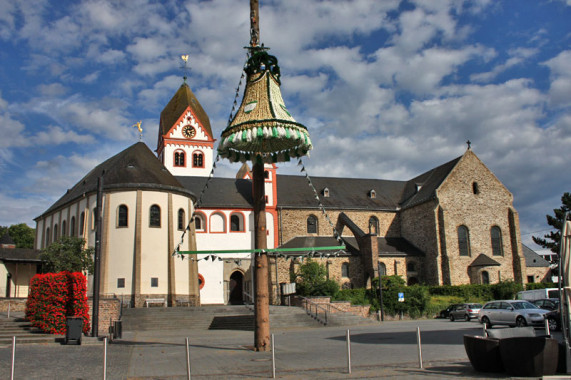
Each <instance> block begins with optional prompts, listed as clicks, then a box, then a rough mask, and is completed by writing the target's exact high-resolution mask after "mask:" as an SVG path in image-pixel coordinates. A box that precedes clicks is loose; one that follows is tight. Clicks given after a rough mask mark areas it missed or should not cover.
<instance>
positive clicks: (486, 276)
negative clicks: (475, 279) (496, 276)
mask: <svg viewBox="0 0 571 380" xmlns="http://www.w3.org/2000/svg"><path fill="white" fill-rule="evenodd" d="M489 283H490V274H489V273H488V272H487V271H485V270H484V271H482V284H484V285H487V284H489Z"/></svg>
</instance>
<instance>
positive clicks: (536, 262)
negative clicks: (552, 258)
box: [521, 244, 549, 267]
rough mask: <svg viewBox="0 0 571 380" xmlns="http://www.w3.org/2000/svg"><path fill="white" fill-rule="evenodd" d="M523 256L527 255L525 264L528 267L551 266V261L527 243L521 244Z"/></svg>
mask: <svg viewBox="0 0 571 380" xmlns="http://www.w3.org/2000/svg"><path fill="white" fill-rule="evenodd" d="M521 248H522V251H523V257H525V265H527V266H528V267H549V261H547V260H545V259H544V258H543V257H541V256H540V255H538V254H537V253H535V251H534V250H533V249H531V248H529V247H528V246H526V245H525V244H522V245H521Z"/></svg>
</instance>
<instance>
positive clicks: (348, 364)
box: [347, 329, 351, 374]
mask: <svg viewBox="0 0 571 380" xmlns="http://www.w3.org/2000/svg"><path fill="white" fill-rule="evenodd" d="M347 369H348V370H349V374H351V333H350V332H349V329H347Z"/></svg>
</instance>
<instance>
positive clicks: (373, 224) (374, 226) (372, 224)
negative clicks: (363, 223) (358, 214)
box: [369, 216, 379, 235]
mask: <svg viewBox="0 0 571 380" xmlns="http://www.w3.org/2000/svg"><path fill="white" fill-rule="evenodd" d="M369 233H370V234H373V235H378V234H379V219H377V217H376V216H371V217H370V218H369Z"/></svg>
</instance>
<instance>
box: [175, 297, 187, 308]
mask: <svg viewBox="0 0 571 380" xmlns="http://www.w3.org/2000/svg"><path fill="white" fill-rule="evenodd" d="M176 305H177V306H179V305H180V306H188V307H189V306H190V300H188V299H183V298H177V299H176Z"/></svg>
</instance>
